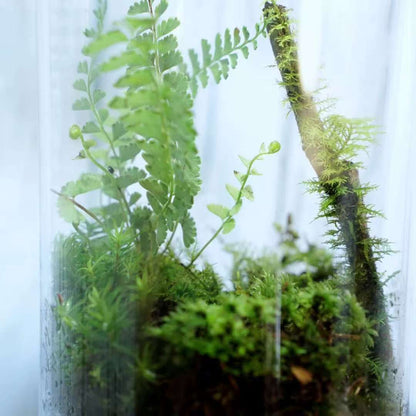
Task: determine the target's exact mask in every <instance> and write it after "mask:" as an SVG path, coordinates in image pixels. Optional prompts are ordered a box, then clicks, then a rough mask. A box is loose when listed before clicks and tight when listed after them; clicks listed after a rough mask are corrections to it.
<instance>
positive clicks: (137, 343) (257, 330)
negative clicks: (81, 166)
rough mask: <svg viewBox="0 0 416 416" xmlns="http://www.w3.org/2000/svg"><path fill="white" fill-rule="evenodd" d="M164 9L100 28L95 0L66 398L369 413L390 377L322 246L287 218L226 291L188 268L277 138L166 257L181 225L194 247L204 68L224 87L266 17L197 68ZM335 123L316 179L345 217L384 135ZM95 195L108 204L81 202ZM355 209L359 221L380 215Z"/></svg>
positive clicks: (247, 192)
mask: <svg viewBox="0 0 416 416" xmlns="http://www.w3.org/2000/svg"><path fill="white" fill-rule="evenodd" d="M167 7H168V2H167V1H166V0H158V1H152V0H142V1H140V2H136V3H135V4H133V5H132V6H131V7H130V9H129V11H128V14H127V16H126V17H125V18H124V19H123V20H122V21H120V22H118V23H117V25H115V26H113V27H112V28H110V29H109V30H107V31H106V30H104V17H105V12H106V8H107V5H106V2H105V0H99V1H98V7H97V9H96V10H95V12H94V14H95V16H96V18H97V25H96V27H95V28H92V29H87V30H86V31H85V35H86V37H87V38H88V44H87V45H86V46H85V47H84V49H83V53H84V55H85V56H86V60H85V61H82V62H81V63H80V64H79V66H78V73H79V75H80V77H79V79H77V80H76V81H75V82H74V84H73V87H74V88H75V89H76V90H77V91H79V92H80V94H81V97H80V98H79V99H78V100H77V101H76V102H75V103H74V105H73V109H74V110H75V111H88V112H89V114H90V115H91V119H90V120H89V121H87V123H86V124H85V125H84V126H83V127H82V128H80V127H79V126H77V125H73V126H72V127H71V128H70V131H69V136H70V138H71V139H73V140H75V141H76V142H75V143H79V145H80V152H79V154H78V156H77V157H76V159H85V158H87V159H88V160H89V161H90V162H91V163H92V164H93V165H94V167H95V168H96V171H95V172H93V173H84V174H81V175H80V177H79V178H78V179H76V180H73V181H71V182H68V183H67V184H66V185H64V186H63V187H62V189H61V191H60V192H55V193H56V194H57V195H58V209H59V212H60V214H61V216H62V217H63V218H64V219H65V220H66V221H68V222H70V223H72V224H73V226H74V229H75V232H74V233H72V234H70V235H68V236H66V237H59V238H57V241H56V246H55V253H54V260H55V270H54V276H55V281H54V290H55V293H56V294H57V295H56V306H55V307H54V308H53V310H54V311H55V312H56V318H57V328H56V329H57V336H56V339H57V341H56V342H57V345H58V346H59V348H60V350H61V353H62V355H63V357H64V359H63V362H62V363H61V364H62V367H63V368H66V370H67V371H68V373H69V377H66V378H67V379H68V378H69V379H71V383H72V387H71V388H72V390H71V392H70V394H69V396H70V397H71V398H72V400H74V402H76V401H77V400H79V404H77V406H79V409H81V410H80V411H79V413H80V414H81V413H82V414H83V413H85V414H87V413H91V414H120V415H124V414H148V415H150V416H152V415H162V414H163V415H169V416H172V415H186V414H222V413H221V412H223V410H224V409H226V410H227V414H229V415H231V416H233V415H236V416H237V415H238V416H252V415H253V414H267V413H270V414H275V413H276V412H277V411H280V410H281V409H285V410H286V409H288V413H287V414H305V415H306V414H308V415H309V414H310V415H313V414H322V415H332V414H335V413H336V412H335V409H336V405H335V403H336V402H337V401H340V400H342V401H345V400H346V401H348V402H349V403H350V404H351V406H352V408H358V407H359V406H360V401H361V400H364V401H365V400H369V398H370V399H371V398H373V396H371V394H372V391H370V389H369V387H368V378H369V375H371V374H372V375H375V377H376V378H377V379H378V380H379V381H380V382H381V379H382V378H383V375H384V374H385V368H384V364H383V362H381V361H380V360H378V359H377V357H374V356H373V355H371V354H370V352H371V349H372V347H373V346H374V342H375V340H376V339H377V336H378V333H377V331H376V330H375V328H376V326H375V325H376V324H377V322H373V321H372V320H371V319H369V318H368V317H367V316H366V313H365V310H364V308H363V306H362V305H360V303H359V302H358V301H357V298H356V296H355V295H353V294H352V293H351V291H350V286H349V285H348V281H347V280H346V279H345V275H344V274H343V270H342V269H341V268H340V267H339V266H338V265H337V264H335V262H334V260H333V257H332V256H331V255H330V254H329V253H328V252H327V251H326V250H323V249H321V248H319V247H317V246H316V245H313V244H310V245H308V247H307V248H306V249H301V248H300V242H299V236H298V234H297V233H296V231H295V230H293V228H292V227H291V225H290V224H289V226H288V227H287V228H286V229H283V228H278V230H279V232H280V234H281V242H280V244H279V247H278V249H277V250H276V251H275V252H273V253H270V254H266V255H263V256H260V257H258V256H253V255H249V254H247V252H244V251H242V250H239V249H231V250H230V251H231V253H232V254H233V256H234V262H233V271H232V282H231V283H232V289H230V290H229V291H226V290H225V289H224V286H223V283H222V281H221V279H220V278H219V277H218V276H217V275H216V273H215V272H214V270H213V269H212V267H211V266H209V265H208V266H205V267H204V268H203V269H202V270H197V269H196V268H195V267H193V264H194V262H195V261H196V259H197V258H198V257H199V256H200V255H201V253H202V252H203V251H204V250H205V248H206V247H207V246H208V245H209V244H210V243H211V242H212V241H213V240H214V239H215V238H216V237H217V236H218V235H219V234H220V233H221V232H222V233H223V234H227V233H229V232H231V231H232V229H233V228H234V227H235V216H236V215H237V214H238V212H239V211H240V209H241V207H242V204H243V201H244V199H248V200H253V198H254V194H253V190H252V188H251V186H250V185H248V180H249V178H250V177H251V176H252V175H259V173H258V172H257V171H256V170H255V169H254V163H255V162H256V161H257V160H261V159H262V158H263V156H265V155H270V154H274V153H277V152H278V151H279V150H280V144H279V143H278V142H272V143H271V144H270V145H269V146H268V147H267V148H266V147H265V146H264V145H262V147H261V148H260V151H259V153H258V154H257V155H256V156H254V157H253V158H252V159H246V158H244V157H242V156H240V160H241V162H242V164H243V165H244V170H243V171H242V172H240V171H234V175H235V178H236V180H237V186H234V185H231V184H227V185H226V189H227V192H228V193H229V195H230V197H231V198H232V203H231V205H230V207H226V206H222V205H217V204H210V205H208V209H209V211H210V212H212V213H213V214H214V215H216V216H217V217H219V219H220V226H219V228H218V229H217V231H216V232H215V233H214V235H213V236H212V238H211V239H209V241H208V242H207V243H206V244H205V245H204V246H202V248H201V249H200V250H199V251H198V252H197V253H195V254H193V255H192V256H191V259H190V264H189V265H187V266H185V265H183V264H182V263H181V262H180V260H179V259H178V257H176V256H175V253H174V252H173V251H172V250H170V244H171V242H172V241H173V238H174V236H175V233H176V232H177V230H178V229H181V231H182V241H183V246H184V247H190V246H191V245H192V244H194V243H195V240H196V224H195V222H194V220H193V218H192V216H191V214H190V210H191V208H192V206H193V201H194V197H195V196H196V194H197V193H198V191H199V189H200V178H199V167H200V160H199V155H198V152H197V148H196V145H195V139H196V132H195V127H194V122H193V99H194V97H195V94H196V92H197V89H198V85H199V84H201V85H202V86H203V87H205V86H206V85H207V83H208V79H209V76H210V75H209V74H210V73H211V74H212V76H213V78H214V80H215V81H216V82H217V83H219V82H220V81H221V80H222V79H226V78H227V77H228V74H229V71H230V68H234V67H235V66H236V64H237V57H238V53H241V54H242V55H243V56H244V57H245V58H247V57H248V54H249V46H250V45H251V46H253V48H254V49H255V48H256V46H257V40H258V38H259V37H260V35H262V34H265V26H264V25H257V26H256V28H255V35H254V36H251V35H250V34H249V32H248V30H247V29H246V28H243V29H242V30H241V31H240V30H238V29H236V30H234V32H233V33H232V34H231V32H230V31H229V30H227V31H226V32H225V34H224V36H223V37H222V36H221V35H217V37H216V40H215V45H214V46H213V47H212V46H210V44H209V43H208V42H207V41H206V40H203V41H202V42H201V50H202V54H201V58H199V57H198V56H197V54H196V52H195V51H194V50H191V51H190V52H189V57H190V61H191V71H190V72H188V71H187V68H186V65H185V62H184V60H183V57H182V54H181V51H180V49H179V46H178V41H177V39H176V37H175V34H174V31H175V29H176V28H177V27H178V25H179V21H178V20H177V19H176V18H165V12H166V10H167ZM284 41H285V39H283V41H282V42H284ZM286 41H287V39H286ZM283 62H284V63H285V62H286V64H288V65H289V64H293V62H292V61H290V62H289V60H287V61H284V60H283ZM113 71H114V77H115V83H114V86H115V88H116V89H117V91H118V92H117V95H116V96H114V97H108V98H106V92H105V91H102V90H101V89H99V88H98V87H97V84H98V82H99V81H100V77H102V76H104V75H106V74H107V73H109V72H113ZM291 86H293V85H291ZM291 98H292V99H294V101H295V102H296V96H295V95H292V96H291ZM297 104H299V103H297ZM323 126H324V129H323V136H322V137H323V140H324V142H325V149H327V152H326V153H325V152H324V153H321V157H322V163H323V164H324V165H325V169H326V170H324V172H323V179H322V178H321V179H320V180H319V181H317V182H316V183H314V184H313V185H312V186H315V187H316V189H319V190H320V191H322V189H323V190H324V191H327V190H328V189H329V188H330V189H331V190H333V192H332V194H331V197H330V198H328V197H327V198H326V199H325V200H324V201H323V205H322V213H323V215H324V216H325V217H326V218H328V219H331V218H333V221H334V224H335V226H337V225H339V224H338V223H337V222H336V221H337V219H336V218H337V212H335V210H336V208H335V199H336V198H338V197H340V196H343V195H345V194H348V193H350V192H354V193H355V194H356V195H358V196H359V197H360V198H362V197H363V196H364V194H365V193H366V192H367V190H368V189H369V188H368V187H358V186H357V187H355V188H354V189H352V190H351V189H350V188H348V186H347V180H346V178H347V177H348V175H351V174H352V173H353V172H355V169H356V168H357V167H360V166H361V165H360V163H359V162H358V161H357V160H356V157H357V155H358V152H360V151H362V150H365V143H366V142H367V141H368V140H369V139H370V138H371V136H372V133H373V128H372V126H370V125H368V124H366V123H364V122H361V121H358V120H347V119H344V118H342V117H339V116H330V117H326V118H325V119H324V121H323ZM346 159H348V160H350V159H351V160H353V161H352V162H346ZM328 160H330V161H339V163H338V162H337V163H332V164H331V163H327V161H328ZM93 192H95V193H98V194H99V196H100V201H101V202H100V205H99V206H95V207H86V206H84V205H82V204H80V203H79V201H78V200H77V198H78V197H79V196H80V195H88V194H90V193H93ZM327 194H328V192H327V193H326V195H327ZM331 198H333V199H331ZM359 209H360V210H361V211H360V215H361V216H362V218H368V217H369V216H371V215H375V214H376V212H375V211H372V210H371V209H370V208H369V207H366V206H365V205H363V204H362V205H360V207H359ZM330 221H331V220H330ZM344 243H345V241H344ZM366 244H368V245H369V246H371V247H372V248H373V247H375V244H376V241H375V240H368V241H367V242H366ZM268 389H271V390H268ZM80 391H82V394H79V392H80ZM265 397H266V398H267V400H264V398H265ZM269 401H270V402H269ZM290 412H292V413H290Z"/></svg>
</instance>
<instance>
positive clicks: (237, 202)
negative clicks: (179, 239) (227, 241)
mask: <svg viewBox="0 0 416 416" xmlns="http://www.w3.org/2000/svg"><path fill="white" fill-rule="evenodd" d="M267 154H269V153H268V152H262V153H259V154H258V155H256V156H255V157H254V158H253V159H252V160H251V161H250V163H249V165H248V168H247V173H246V174H245V175H244V179H243V181H242V182H241V186H240V190H239V192H238V195H237V198H236V200H235V203H234V205H233V207H232V208H231V209H230V210H229V212H232V211H233V209H234V208H236V207H237V206H238V205H239V204H241V201H242V198H243V191H244V188H245V186H246V185H247V181H248V178H249V176H250V174H251V171H252V169H253V165H254V163H255V162H256V161H257V160H258V159H260V158H261V157H262V156H265V155H267ZM232 218H233V215H231V214H229V215H227V217H226V218H224V220H223V221H222V223H221V225H220V227H219V228H218V229H217V231H216V232H215V233H214V234H213V235H212V237H211V238H210V239H209V240H208V241H207V242H206V243H205V244H204V245H203V247H202V248H201V249H200V250H199V251H198V252H197V253H196V254H195V255H194V256H192V258H191V262H190V263H189V265H188V266H187V267H191V266H192V265H193V264H194V263H195V261H196V260H197V259H198V257H199V256H200V255H201V254H202V253H203V252H204V251H205V249H206V248H207V247H208V246H209V245H210V244H211V243H212V242H213V241H214V240H215V239H216V238H217V237H218V235H219V234H220V233H221V231H222V230H223V229H224V227H225V224H227V222H229V221H230V220H231V219H232Z"/></svg>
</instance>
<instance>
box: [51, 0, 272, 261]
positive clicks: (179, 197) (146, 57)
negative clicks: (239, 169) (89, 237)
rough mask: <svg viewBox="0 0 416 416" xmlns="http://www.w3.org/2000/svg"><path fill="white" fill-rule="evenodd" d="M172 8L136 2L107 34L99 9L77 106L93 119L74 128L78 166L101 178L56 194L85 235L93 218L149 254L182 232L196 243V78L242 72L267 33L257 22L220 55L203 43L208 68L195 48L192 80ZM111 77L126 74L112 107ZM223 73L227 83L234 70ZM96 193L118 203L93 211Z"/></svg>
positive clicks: (87, 178)
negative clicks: (82, 199)
mask: <svg viewBox="0 0 416 416" xmlns="http://www.w3.org/2000/svg"><path fill="white" fill-rule="evenodd" d="M167 8H168V2H167V1H166V0H159V1H147V0H146V1H141V2H138V3H135V4H133V5H132V6H131V7H130V9H129V11H128V14H127V16H126V17H125V18H124V19H123V20H122V21H120V22H118V23H117V25H116V26H115V27H113V28H110V29H109V30H108V31H106V30H104V18H105V13H106V9H107V5H106V2H105V1H104V0H102V1H100V2H99V4H98V8H97V9H96V10H95V11H94V14H95V16H96V18H97V25H96V28H93V29H88V30H86V32H85V35H86V36H87V38H88V39H89V42H88V44H87V45H86V46H85V47H84V48H83V53H84V55H85V56H86V57H87V58H88V60H86V61H82V62H81V63H80V64H79V66H78V73H79V74H80V78H79V79H77V80H76V81H75V82H74V84H73V87H74V88H75V89H76V90H77V91H79V92H80V94H81V95H82V96H81V98H79V99H77V100H76V101H75V103H74V104H73V109H74V110H75V111H89V113H90V114H91V115H92V119H91V120H90V121H88V122H87V123H86V124H85V125H84V126H83V127H82V129H80V128H79V127H78V126H76V125H74V126H72V127H71V129H70V137H71V138H72V139H79V143H80V145H81V147H82V149H81V150H80V152H79V155H78V156H77V157H76V158H75V159H84V158H88V159H89V160H90V161H91V162H92V163H93V165H95V167H96V168H97V173H94V174H83V175H82V176H81V177H80V178H79V179H78V180H76V181H72V182H70V183H68V184H67V185H65V186H64V187H63V188H62V189H61V191H60V192H59V193H57V194H58V195H59V200H58V207H59V212H60V213H61V215H62V217H63V218H64V219H65V220H66V221H68V222H71V223H73V224H75V225H76V226H77V227H78V230H83V231H84V232H85V230H86V228H87V227H88V226H87V225H86V222H88V221H91V219H94V220H95V221H96V222H97V223H98V225H100V226H102V227H104V228H103V229H102V232H104V233H111V232H112V230H113V228H114V227H122V228H124V229H125V230H126V232H128V234H129V235H131V236H132V238H133V239H134V240H135V241H136V244H137V246H138V247H139V248H140V250H141V251H142V252H146V253H147V255H149V256H152V255H156V254H157V253H158V252H160V251H166V250H167V249H168V248H169V246H170V244H171V242H172V241H173V237H174V235H175V233H176V232H177V230H178V229H181V230H182V241H183V244H184V246H185V247H189V246H191V245H192V244H193V243H194V242H195V238H196V225H195V222H194V220H193V218H192V216H191V214H190V210H191V208H192V206H193V202H194V197H195V195H196V194H197V193H198V191H199V189H200V174H199V169H200V159H199V155H198V152H197V148H196V145H195V139H196V131H195V127H194V122H193V112H192V107H193V96H194V95H195V92H196V77H199V76H203V75H201V74H206V71H207V69H208V68H210V70H211V71H213V72H214V73H215V74H217V72H216V68H217V61H218V62H221V68H223V69H224V70H225V68H227V67H228V62H229V61H230V62H232V67H235V65H236V56H237V55H236V52H237V51H241V52H242V53H243V54H244V55H245V56H246V57H247V56H248V45H249V44H253V46H256V45H257V38H258V37H259V36H260V35H261V34H264V33H265V32H264V26H260V25H257V26H256V34H255V36H254V37H250V35H249V33H248V30H247V29H246V28H243V29H242V34H243V36H241V35H240V32H239V30H238V29H235V31H234V35H233V39H231V34H230V32H229V31H226V34H225V38H224V43H222V41H221V36H220V35H218V36H217V40H216V44H215V51H214V55H213V56H211V54H210V52H209V50H210V45H209V43H208V42H207V41H206V40H204V41H203V42H202V45H203V65H202V66H201V65H200V64H199V61H198V58H197V55H196V53H195V52H194V51H191V52H190V55H191V57H192V65H193V66H192V67H193V72H192V73H190V74H189V73H188V72H187V69H186V65H185V63H184V61H183V58H182V54H181V51H180V50H179V46H178V41H177V39H176V36H175V34H174V31H175V29H176V28H177V27H178V26H179V21H178V20H177V19H176V18H165V17H164V16H165V12H166V10H167ZM115 46H117V48H116V49H114V47H115ZM103 57H104V58H103ZM195 65H197V67H198V68H199V69H198V71H199V72H198V73H197V72H195V71H196V67H195ZM112 71H117V72H116V77H117V78H116V81H115V83H114V86H115V87H116V89H117V90H118V94H117V95H116V96H114V97H110V99H109V102H108V104H107V103H106V102H105V101H104V99H105V98H106V92H105V91H102V90H101V89H99V88H97V83H98V82H99V80H100V78H101V77H103V76H104V75H106V74H107V73H108V72H112ZM217 75H218V76H220V77H221V76H223V77H226V76H227V75H228V71H227V74H225V72H224V73H223V74H222V75H221V74H217ZM217 80H218V78H217ZM191 92H192V94H191ZM87 136H89V137H93V138H87ZM137 190H139V192H138V191H137ZM92 191H99V192H100V193H101V194H103V195H104V196H105V197H107V198H109V199H110V203H109V206H108V207H105V206H104V207H101V208H87V207H84V206H83V205H81V204H80V203H79V202H78V201H76V199H75V198H76V197H77V196H78V195H81V194H84V193H89V192H92ZM242 196H245V197H247V198H249V199H251V198H252V191H251V188H250V187H246V188H243V189H242V195H240V196H239V197H238V198H240V199H241V197H242ZM240 205H241V204H240ZM238 209H239V208H238ZM238 209H237V207H236V208H235V209H234V211H235V213H236V212H237V211H238ZM116 213H117V215H118V217H117V218H116V217H115V215H116ZM91 214H93V215H91ZM233 215H234V214H233ZM234 224H235V223H234V220H233V218H231V217H230V218H228V220H227V221H226V222H225V223H224V224H223V225H222V230H223V231H224V232H230V231H231V230H232V229H233V228H234ZM127 230H128V231H127ZM163 246H164V247H163ZM162 247H163V248H162Z"/></svg>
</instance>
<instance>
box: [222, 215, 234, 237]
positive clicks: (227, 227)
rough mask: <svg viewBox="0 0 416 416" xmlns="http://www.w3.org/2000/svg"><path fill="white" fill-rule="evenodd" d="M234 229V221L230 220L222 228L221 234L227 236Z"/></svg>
mask: <svg viewBox="0 0 416 416" xmlns="http://www.w3.org/2000/svg"><path fill="white" fill-rule="evenodd" d="M234 228H235V220H234V218H230V219H229V220H228V221H227V222H226V223H225V224H224V228H223V229H222V233H223V234H229V233H230V232H231V231H232V230H234Z"/></svg>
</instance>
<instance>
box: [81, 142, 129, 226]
mask: <svg viewBox="0 0 416 416" xmlns="http://www.w3.org/2000/svg"><path fill="white" fill-rule="evenodd" d="M80 138H81V143H82V147H83V149H84V152H85V154H86V155H87V156H88V158H89V159H90V160H91V162H92V163H93V164H94V165H95V166H97V168H98V169H100V170H102V171H103V172H104V173H105V174H106V175H107V176H108V177H109V178H111V181H113V182H115V179H114V176H113V175H112V174H111V173H110V172H109V171H108V170H107V169H106V168H105V166H103V165H102V164H101V163H100V162H99V161H98V160H97V159H96V158H95V157H94V156H93V155H92V154H91V152H90V151H89V148H88V146H86V145H85V141H84V136H83V135H81V136H80ZM115 185H116V188H117V190H118V192H119V194H120V197H121V200H122V205H124V208H125V210H126V212H125V215H126V222H127V224H128V226H129V227H130V228H131V224H130V215H131V212H130V208H129V205H128V203H127V200H126V197H125V195H124V193H123V191H122V190H121V189H120V187H119V186H118V185H117V184H115Z"/></svg>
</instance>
